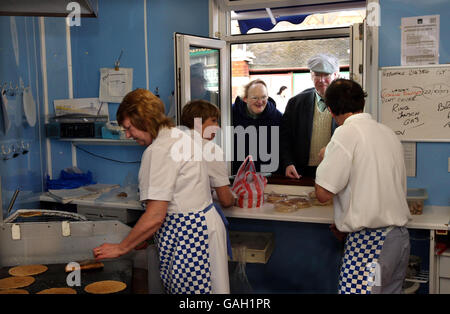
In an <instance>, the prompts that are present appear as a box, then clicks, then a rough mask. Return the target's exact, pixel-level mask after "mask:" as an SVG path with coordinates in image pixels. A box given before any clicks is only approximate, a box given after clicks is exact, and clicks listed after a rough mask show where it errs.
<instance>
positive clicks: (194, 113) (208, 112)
mask: <svg viewBox="0 0 450 314" xmlns="http://www.w3.org/2000/svg"><path fill="white" fill-rule="evenodd" d="M195 118H202V124H203V123H205V121H206V120H207V119H208V118H217V120H219V119H220V110H219V108H218V107H217V106H216V105H214V104H212V103H210V102H209V101H206V100H202V99H196V100H192V101H190V102H188V103H187V104H186V106H184V107H183V111H182V112H181V119H180V123H181V125H184V126H187V127H188V128H189V129H193V128H194V119H195Z"/></svg>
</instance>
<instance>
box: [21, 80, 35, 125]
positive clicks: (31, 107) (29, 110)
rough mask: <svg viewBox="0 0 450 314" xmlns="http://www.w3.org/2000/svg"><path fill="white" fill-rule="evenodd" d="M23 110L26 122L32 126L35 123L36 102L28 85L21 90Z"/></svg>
mask: <svg viewBox="0 0 450 314" xmlns="http://www.w3.org/2000/svg"><path fill="white" fill-rule="evenodd" d="M23 111H24V113H25V118H26V119H27V122H28V124H29V125H30V126H31V127H33V126H35V124H36V103H35V102H34V97H33V94H32V92H31V89H30V87H25V89H24V91H23Z"/></svg>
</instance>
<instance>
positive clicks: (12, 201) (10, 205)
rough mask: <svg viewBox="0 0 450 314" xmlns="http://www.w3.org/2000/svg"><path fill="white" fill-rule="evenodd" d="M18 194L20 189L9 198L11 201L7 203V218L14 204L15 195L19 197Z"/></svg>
mask: <svg viewBox="0 0 450 314" xmlns="http://www.w3.org/2000/svg"><path fill="white" fill-rule="evenodd" d="M19 192H20V189H19V188H17V189H16V191H15V192H14V194H13V196H12V198H11V201H10V202H9V206H8V211H7V214H6V215H7V216H9V213H10V212H11V209H12V208H13V206H14V203H15V202H16V198H17V195H19Z"/></svg>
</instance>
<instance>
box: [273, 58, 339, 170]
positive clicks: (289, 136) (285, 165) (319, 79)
mask: <svg viewBox="0 0 450 314" xmlns="http://www.w3.org/2000/svg"><path fill="white" fill-rule="evenodd" d="M308 68H309V69H310V72H311V79H312V81H313V83H314V87H313V88H309V89H306V90H304V91H303V92H301V93H300V94H298V95H296V96H294V97H292V98H291V99H290V100H289V102H288V104H287V106H286V110H285V112H284V114H283V117H282V119H281V126H280V157H281V158H280V159H281V160H280V163H281V165H280V170H281V172H282V173H283V174H285V175H286V176H287V177H289V178H296V179H298V178H300V176H301V175H303V176H307V177H313V178H314V177H315V173H316V168H317V165H318V164H319V162H320V160H319V158H318V155H319V152H320V150H321V149H322V148H323V147H325V146H326V145H327V144H328V142H329V141H330V138H331V135H332V134H333V131H334V129H335V128H336V127H337V125H336V122H335V121H334V119H333V118H332V116H331V114H330V113H329V112H328V110H327V108H326V105H325V103H324V100H323V99H322V98H323V97H324V96H325V91H326V89H327V87H328V85H330V83H331V82H332V81H333V80H334V79H336V78H337V77H338V75H339V74H338V73H339V61H338V59H337V58H336V57H334V56H332V55H328V54H318V55H316V56H314V57H312V58H311V59H309V60H308Z"/></svg>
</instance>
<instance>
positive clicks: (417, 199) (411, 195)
mask: <svg viewBox="0 0 450 314" xmlns="http://www.w3.org/2000/svg"><path fill="white" fill-rule="evenodd" d="M426 199H428V193H427V190H426V189H408V191H407V194H406V200H407V202H408V207H409V211H410V213H411V215H422V212H423V203H424V201H425V200H426Z"/></svg>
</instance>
